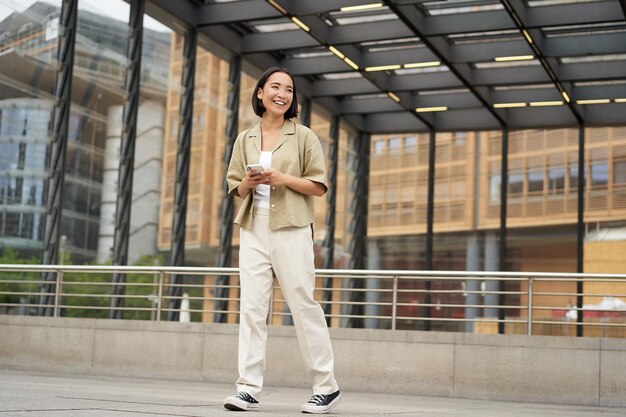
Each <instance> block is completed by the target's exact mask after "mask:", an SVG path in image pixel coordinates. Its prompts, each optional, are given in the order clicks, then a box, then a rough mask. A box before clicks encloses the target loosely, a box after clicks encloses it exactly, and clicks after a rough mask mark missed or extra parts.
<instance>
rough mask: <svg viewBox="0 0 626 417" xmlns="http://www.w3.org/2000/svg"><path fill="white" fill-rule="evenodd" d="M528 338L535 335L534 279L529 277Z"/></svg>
mask: <svg viewBox="0 0 626 417" xmlns="http://www.w3.org/2000/svg"><path fill="white" fill-rule="evenodd" d="M526 330H527V334H528V336H532V334H533V277H528V323H527V325H526Z"/></svg>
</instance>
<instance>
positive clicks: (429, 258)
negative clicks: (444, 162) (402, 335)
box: [422, 129, 437, 330]
mask: <svg viewBox="0 0 626 417" xmlns="http://www.w3.org/2000/svg"><path fill="white" fill-rule="evenodd" d="M429 133H430V136H429V139H428V196H427V206H426V265H425V269H426V270H427V271H431V270H432V269H433V224H434V219H435V152H436V149H437V134H436V133H435V130H434V129H430V132H429ZM424 290H425V293H424V304H426V305H427V306H426V307H425V308H424V313H423V314H422V315H423V316H424V317H427V318H430V317H431V307H430V306H428V304H430V303H431V296H430V290H431V281H424ZM430 325H431V323H430V320H426V321H425V322H424V330H430Z"/></svg>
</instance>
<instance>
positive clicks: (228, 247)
mask: <svg viewBox="0 0 626 417" xmlns="http://www.w3.org/2000/svg"><path fill="white" fill-rule="evenodd" d="M228 84H229V85H230V91H229V92H228V101H227V103H226V110H227V111H228V118H227V120H226V138H227V140H228V142H227V143H226V146H225V147H224V157H223V158H222V167H223V172H224V174H223V177H224V180H223V181H222V191H223V195H222V204H221V206H220V224H221V225H220V247H219V249H218V250H219V252H218V253H217V260H216V263H215V264H216V266H217V267H219V268H227V267H230V266H232V238H233V217H234V215H233V213H234V204H235V203H234V201H233V196H232V195H230V194H229V193H228V182H227V181H226V172H227V171H228V164H229V162H230V157H231V156H232V154H233V146H234V144H235V139H237V130H238V128H239V93H240V90H241V56H239V55H235V56H233V57H232V58H231V59H230V63H229V72H228ZM228 285H230V277H229V276H228V275H222V276H219V277H217V287H216V288H215V298H216V301H215V310H217V311H219V312H218V313H215V317H214V321H215V322H216V323H226V321H227V318H228V315H227V314H226V313H222V312H226V311H228V298H229V297H228V292H229V288H228Z"/></svg>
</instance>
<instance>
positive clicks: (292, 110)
mask: <svg viewBox="0 0 626 417" xmlns="http://www.w3.org/2000/svg"><path fill="white" fill-rule="evenodd" d="M275 72H284V73H285V74H287V75H288V76H289V78H291V82H292V83H293V100H292V101H291V106H290V107H289V109H287V112H286V113H285V116H284V117H285V119H291V118H292V117H297V116H298V95H297V94H296V81H295V80H294V79H293V75H291V73H290V72H289V70H287V69H286V68H283V67H271V68H268V69H266V70H265V72H264V73H263V74H261V76H260V77H259V81H258V82H257V83H256V87H254V91H253V92H252V110H254V113H255V114H256V115H257V116H259V117H263V113H265V106H263V102H262V101H261V100H259V98H258V97H257V93H258V91H259V88H260V89H263V87H264V86H265V83H266V82H267V79H268V78H269V77H270V76H271V75H272V74H274V73H275Z"/></svg>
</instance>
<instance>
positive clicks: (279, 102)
mask: <svg viewBox="0 0 626 417" xmlns="http://www.w3.org/2000/svg"><path fill="white" fill-rule="evenodd" d="M257 97H258V98H259V100H261V101H262V102H263V107H265V112H264V113H263V117H265V116H273V117H278V116H283V117H284V115H285V113H286V112H287V110H289V107H291V102H292V101H293V81H292V80H291V77H290V76H289V75H287V74H285V73H284V72H275V73H273V74H272V75H270V76H269V78H268V79H267V81H266V82H265V85H264V86H263V87H262V88H259V91H257Z"/></svg>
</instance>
